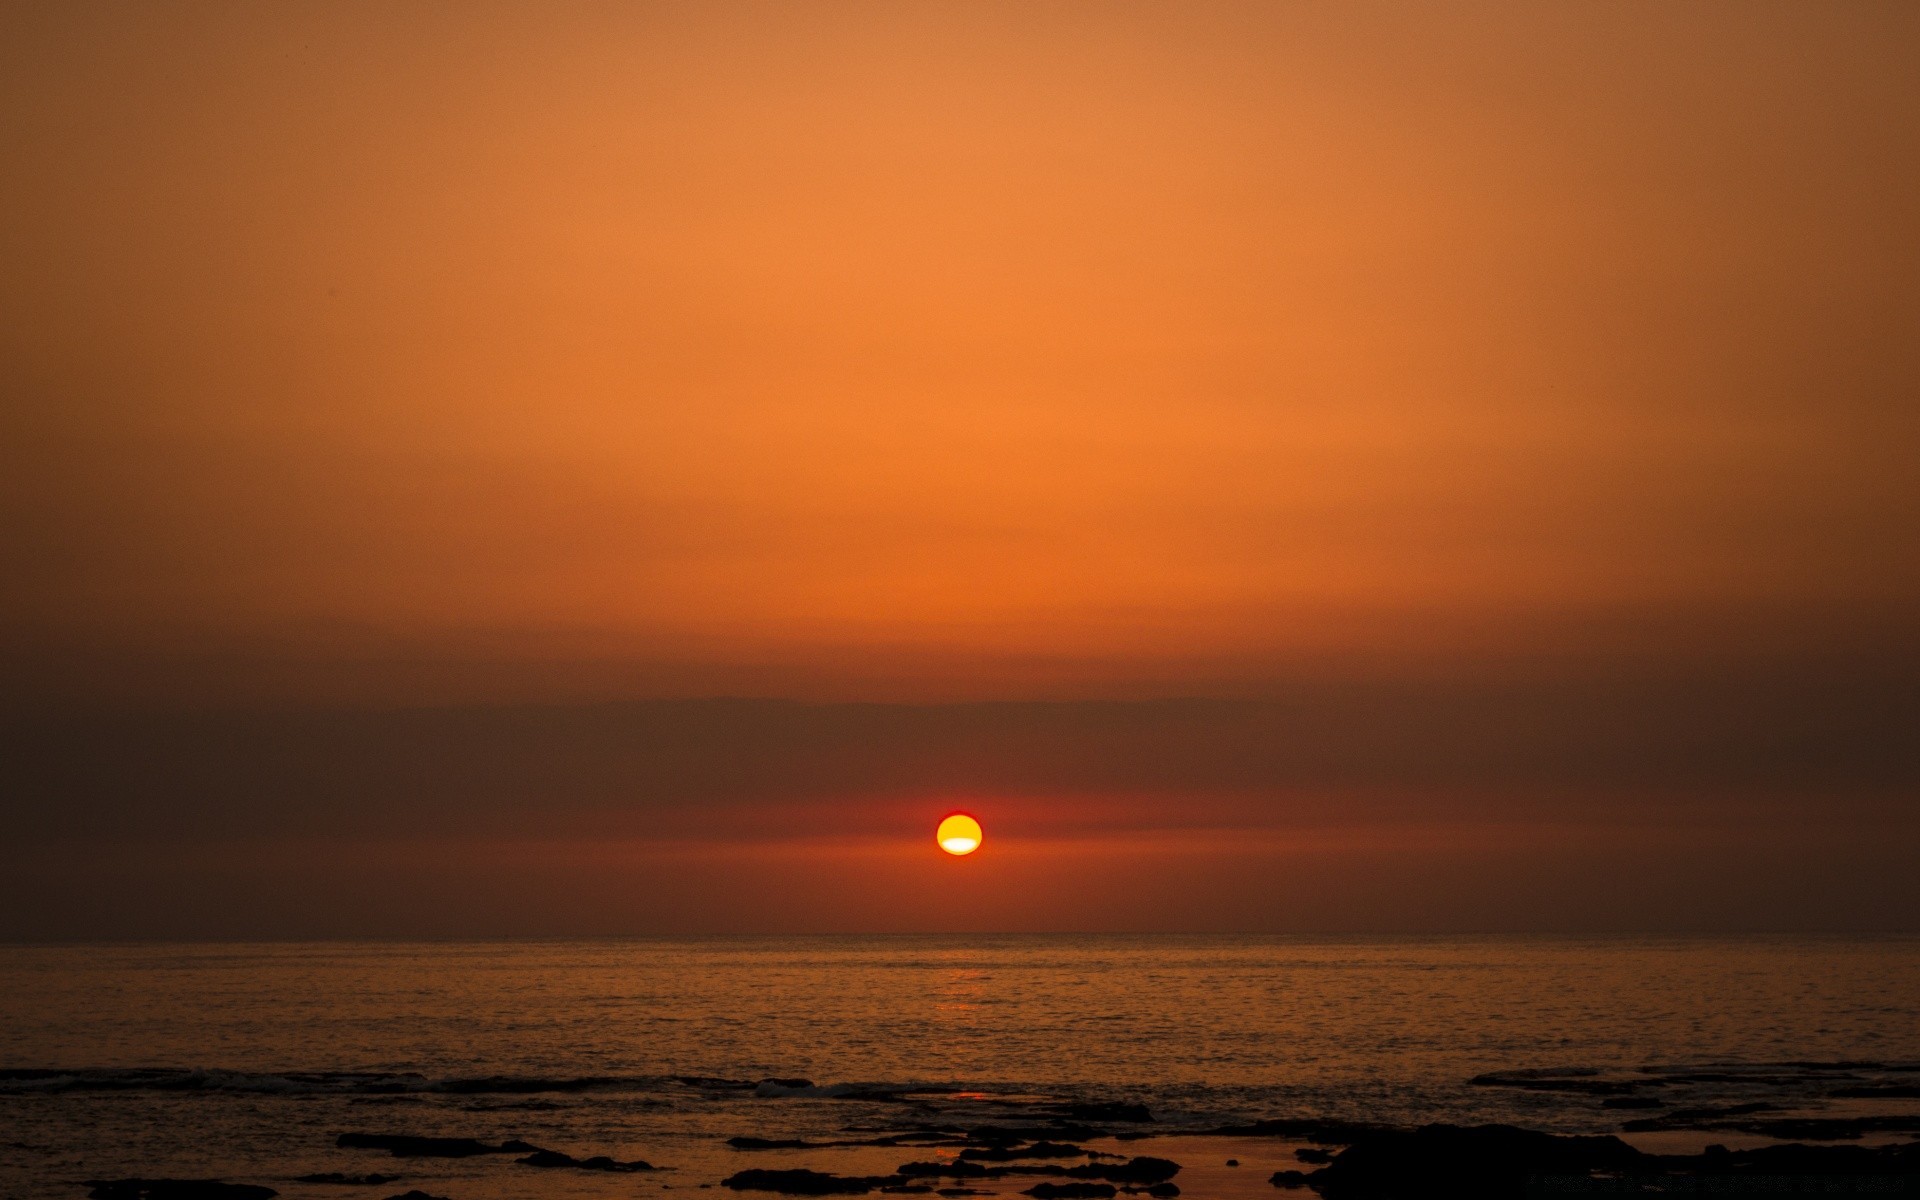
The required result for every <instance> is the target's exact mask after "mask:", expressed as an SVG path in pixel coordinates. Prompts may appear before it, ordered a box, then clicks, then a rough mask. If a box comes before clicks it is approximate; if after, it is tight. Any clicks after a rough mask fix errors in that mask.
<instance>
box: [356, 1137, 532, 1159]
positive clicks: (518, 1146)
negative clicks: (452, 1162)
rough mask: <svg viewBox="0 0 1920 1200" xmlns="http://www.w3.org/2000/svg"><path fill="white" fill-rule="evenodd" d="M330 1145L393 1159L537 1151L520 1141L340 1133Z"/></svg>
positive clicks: (457, 1156) (464, 1156)
mask: <svg viewBox="0 0 1920 1200" xmlns="http://www.w3.org/2000/svg"><path fill="white" fill-rule="evenodd" d="M333 1144H334V1145H336V1146H339V1147H342V1148H344V1149H349V1150H385V1151H386V1152H387V1153H389V1154H391V1155H393V1156H394V1157H395V1158H472V1157H474V1156H475V1155H477V1154H526V1153H529V1152H531V1151H537V1150H539V1149H540V1147H538V1146H534V1145H530V1144H529V1143H527V1142H521V1141H510V1142H502V1143H501V1144H500V1145H498V1146H490V1145H488V1144H487V1143H486V1142H481V1141H475V1140H474V1139H473V1138H450V1137H415V1136H414V1135H412V1134H406V1133H343V1134H341V1135H340V1136H339V1137H337V1138H335V1139H334V1140H333Z"/></svg>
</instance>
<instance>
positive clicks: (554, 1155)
mask: <svg viewBox="0 0 1920 1200" xmlns="http://www.w3.org/2000/svg"><path fill="white" fill-rule="evenodd" d="M513 1161H515V1162H517V1163H519V1164H520V1165H522V1166H527V1167H573V1168H576V1169H577V1170H581V1171H651V1170H653V1164H652V1163H650V1162H644V1161H642V1160H640V1159H637V1158H636V1159H634V1160H633V1161H632V1162H620V1161H618V1160H617V1159H612V1158H609V1157H607V1156H606V1155H604V1154H596V1155H594V1156H593V1157H592V1158H575V1157H574V1156H573V1155H571V1154H562V1153H560V1152H559V1151H558V1150H535V1151H534V1152H533V1153H532V1154H529V1155H527V1156H526V1157H525V1158H516V1159H514V1160H513Z"/></svg>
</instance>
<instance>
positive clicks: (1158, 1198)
mask: <svg viewBox="0 0 1920 1200" xmlns="http://www.w3.org/2000/svg"><path fill="white" fill-rule="evenodd" d="M1179 1194H1180V1185H1179V1184H1177V1183H1156V1184H1154V1185H1153V1186H1152V1187H1150V1188H1148V1189H1147V1195H1149V1196H1152V1197H1153V1198H1154V1200H1173V1198H1174V1197H1175V1196H1178V1195H1179Z"/></svg>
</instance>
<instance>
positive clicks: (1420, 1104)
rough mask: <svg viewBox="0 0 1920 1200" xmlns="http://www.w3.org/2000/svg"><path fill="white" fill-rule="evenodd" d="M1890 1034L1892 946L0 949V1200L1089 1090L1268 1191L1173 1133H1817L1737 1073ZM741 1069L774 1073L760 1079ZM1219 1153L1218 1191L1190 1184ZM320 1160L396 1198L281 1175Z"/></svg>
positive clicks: (1905, 950)
mask: <svg viewBox="0 0 1920 1200" xmlns="http://www.w3.org/2000/svg"><path fill="white" fill-rule="evenodd" d="M1917 1017H1920V940H1916V939H1912V938H1880V939H1745V940H1714V941H1693V940H1689V941H1678V940H1623V939H1593V940H1560V939H1415V940H1362V941H1352V940H1340V941H1334V940H1317V939H1298V938H1260V937H965V938H960V937H927V938H892V937H889V938H818V939H794V938H788V939H778V940H748V939H712V940H689V941H596V942H577V943H492V944H461V945H449V944H434V945H399V944H384V943H383V944H354V943H334V944H315V945H260V946H251V945H130V946H59V947H33V946H15V947H0V1070H4V1074H0V1194H4V1195H6V1196H18V1197H36V1198H37V1197H77V1196H82V1195H84V1194H85V1191H84V1189H83V1188H81V1187H80V1186H79V1181H80V1180H84V1179H89V1178H103V1177H104V1178H114V1177H121V1176H130V1175H142V1176H167V1177H176V1178H181V1177H199V1178H204V1177H221V1178H227V1179H231V1180H236V1181H246V1182H255V1183H264V1184H266V1185H268V1186H271V1187H274V1188H277V1189H279V1191H280V1192H281V1194H282V1195H286V1196H295V1197H305V1196H332V1197H338V1198H341V1200H347V1198H351V1197H358V1196H370V1197H384V1196H387V1195H391V1194H393V1193H395V1192H399V1191H404V1190H405V1189H406V1188H408V1187H419V1188H422V1189H424V1190H427V1191H429V1192H432V1193H433V1194H435V1195H439V1196H448V1197H452V1198H453V1200H494V1198H500V1197H508V1196H531V1195H539V1196H569V1197H570V1196H580V1197H589V1196H591V1197H602V1196H615V1195H620V1196H627V1195H633V1194H637V1193H646V1194H651V1193H653V1192H656V1191H663V1190H680V1189H685V1188H690V1187H698V1186H700V1185H702V1184H707V1185H711V1184H714V1183H716V1182H717V1181H718V1180H719V1179H721V1178H723V1177H724V1176H725V1175H726V1174H728V1173H730V1172H732V1171H735V1170H739V1169H741V1168H743V1167H746V1166H813V1167H816V1168H819V1169H826V1170H840V1171H886V1170H890V1169H891V1168H892V1167H893V1166H894V1165H895V1164H896V1162H897V1161H898V1160H900V1158H901V1152H900V1151H899V1150H897V1149H889V1150H876V1149H859V1150H836V1151H831V1152H829V1151H817V1150H789V1151H779V1152H772V1153H768V1152H759V1153H752V1152H742V1151H735V1150H730V1149H728V1148H727V1147H726V1146H725V1145H724V1139H726V1138H727V1137H729V1136H733V1135H741V1134H746V1135H754V1136H760V1137H806V1138H813V1139H820V1138H832V1137H845V1136H847V1131H848V1130H890V1129H898V1128H902V1127H903V1126H905V1125H908V1124H911V1123H913V1122H922V1121H924V1122H933V1123H938V1122H941V1121H973V1122H979V1121H983V1120H994V1119H999V1118H1001V1117H1003V1116H1004V1115H1005V1114H1009V1113H1016V1114H1017V1113H1018V1112H1020V1111H1021V1110H1022V1106H1030V1105H1034V1104H1039V1103H1043V1102H1050V1101H1055V1102H1057V1101H1091V1100H1104V1099H1124V1100H1128V1101H1138V1102H1141V1103H1144V1104H1146V1105H1148V1106H1149V1107H1150V1108H1151V1109H1152V1111H1153V1113H1154V1115H1155V1117H1156V1121H1155V1122H1154V1124H1153V1125H1152V1126H1150V1127H1148V1128H1151V1129H1153V1130H1155V1131H1156V1132H1159V1133H1162V1134H1168V1135H1172V1136H1169V1137H1167V1138H1166V1139H1165V1140H1164V1141H1155V1142H1145V1143H1132V1145H1134V1146H1135V1147H1136V1148H1139V1147H1147V1148H1148V1150H1147V1151H1144V1152H1152V1153H1157V1154H1165V1155H1166V1156H1168V1157H1174V1158H1176V1159H1180V1160H1181V1161H1183V1162H1187V1163H1188V1164H1189V1168H1190V1169H1189V1170H1188V1171H1187V1172H1186V1173H1184V1174H1183V1175H1182V1176H1181V1179H1180V1182H1181V1183H1182V1185H1183V1186H1184V1187H1185V1188H1186V1194H1187V1195H1189V1196H1205V1195H1208V1194H1219V1195H1231V1194H1241V1193H1243V1192H1244V1193H1246V1194H1259V1191H1260V1190H1265V1191H1266V1192H1267V1194H1269V1195H1270V1194H1272V1193H1271V1191H1270V1189H1266V1188H1265V1176H1266V1173H1267V1172H1268V1171H1271V1170H1272V1169H1275V1168H1276V1167H1280V1166H1291V1165H1294V1164H1293V1163H1292V1162H1291V1158H1290V1155H1291V1148H1290V1147H1289V1146H1288V1145H1283V1144H1281V1143H1277V1142H1257V1143H1256V1142H1249V1141H1244V1140H1235V1139H1215V1140H1207V1139H1203V1138H1198V1137H1194V1136H1192V1135H1193V1134H1195V1133H1196V1132H1197V1131H1199V1130H1203V1129H1209V1128H1213V1127H1217V1126H1220V1125H1223V1124H1231V1123H1238V1122H1244V1121H1248V1120H1251V1119H1255V1118H1260V1117H1272V1116H1345V1117H1360V1118H1368V1119H1374V1120H1382V1121H1405V1122H1419V1121H1428V1120H1436V1119H1445V1120H1465V1121H1509V1122H1514V1123H1519V1124H1524V1125H1530V1126H1534V1127H1538V1128H1549V1129H1557V1130H1566V1131H1594V1132H1598V1131H1614V1130H1618V1129H1619V1128H1620V1125H1621V1122H1622V1119H1623V1118H1624V1117H1630V1116H1633V1115H1636V1114H1634V1113H1632V1112H1623V1111H1621V1110H1618V1109H1612V1108H1607V1107H1603V1102H1604V1100H1603V1097H1602V1096H1600V1095H1597V1094H1596V1095H1586V1094H1580V1093H1571V1094H1570V1093H1565V1092H1559V1091H1553V1090H1533V1089H1530V1088H1526V1087H1509V1086H1488V1085H1487V1084H1486V1083H1485V1082H1482V1083H1479V1084H1475V1083H1473V1082H1470V1081H1472V1080H1473V1079H1474V1078H1475V1077H1476V1076H1483V1075H1485V1074H1486V1073H1489V1072H1511V1071H1532V1070H1541V1069H1561V1068H1592V1069H1597V1070H1600V1071H1601V1072H1603V1075H1606V1074H1610V1073H1619V1072H1638V1073H1640V1074H1641V1075H1646V1074H1647V1073H1649V1072H1651V1073H1653V1074H1654V1075H1658V1074H1659V1073H1661V1072H1665V1073H1666V1074H1667V1075H1670V1076H1674V1077H1676V1078H1684V1079H1686V1080H1688V1081H1689V1082H1687V1083H1686V1085H1685V1086H1686V1088H1687V1089H1688V1090H1687V1092H1686V1096H1687V1098H1688V1099H1689V1101H1690V1102H1691V1101H1699V1102H1704V1103H1715V1102H1727V1101H1738V1100H1740V1099H1742V1098H1750V1097H1751V1096H1753V1095H1755V1094H1759V1093H1760V1092H1764V1093H1765V1094H1766V1095H1767V1096H1768V1097H1769V1099H1771V1100H1773V1101H1775V1102H1779V1103H1782V1105H1783V1109H1784V1110H1785V1111H1805V1112H1826V1111H1830V1110H1833V1109H1834V1108H1835V1106H1836V1105H1838V1104H1841V1103H1842V1102H1839V1101H1834V1100H1831V1099H1827V1098H1826V1096H1827V1092H1828V1091H1830V1090H1831V1089H1823V1088H1822V1087H1820V1086H1818V1085H1819V1083H1820V1082H1821V1080H1822V1079H1825V1078H1829V1077H1831V1076H1832V1074H1833V1073H1834V1072H1837V1071H1852V1070H1857V1069H1864V1068H1846V1067H1836V1066H1817V1067H1814V1068H1791V1069H1787V1068H1779V1067H1775V1066H1770V1065H1769V1064H1837V1063H1843V1062H1860V1061H1870V1062H1872V1063H1877V1064H1882V1065H1891V1066H1892V1067H1894V1068H1895V1069H1897V1068H1898V1067H1899V1066H1900V1065H1903V1064H1904V1065H1909V1066H1910V1065H1912V1064H1913V1063H1915V1062H1916V1061H1920V1019H1916V1018H1917ZM1707 1068H1713V1069H1712V1070H1709V1069H1707ZM1809 1069H1810V1070H1812V1071H1813V1072H1814V1075H1813V1076H1810V1077H1807V1078H1808V1080H1809V1081H1808V1082H1806V1086H1804V1087H1802V1086H1800V1084H1797V1083H1796V1082H1795V1080H1797V1079H1801V1078H1802V1075H1800V1074H1795V1071H1796V1070H1800V1071H1802V1072H1803V1074H1804V1070H1809ZM1822 1072H1824V1073H1825V1074H1824V1075H1823V1074H1822ZM676 1077H687V1078H686V1079H680V1078H676ZM1850 1077H1851V1076H1850ZM774 1078H777V1079H781V1080H786V1081H788V1082H785V1083H778V1084H771V1083H761V1082H760V1081H763V1080H767V1079H774ZM800 1079H804V1080H806V1081H810V1082H809V1083H806V1084H802V1083H799V1082H794V1081H795V1080H800ZM688 1080H691V1082H689V1081H688ZM1796 1089H1798V1090H1796ZM345 1131H365V1132H376V1133H429V1134H441V1135H457V1136H474V1137H481V1138H492V1139H499V1138H506V1137H520V1138H524V1139H526V1140H528V1141H532V1142H535V1143H538V1144H540V1145H546V1146H552V1147H553V1148H556V1149H560V1150H564V1151H568V1152H571V1153H573V1154H575V1155H578V1156H581V1157H584V1156H586V1155H589V1154H612V1155H614V1156H616V1157H619V1158H644V1159H646V1160H648V1161H650V1162H653V1163H655V1164H659V1165H663V1166H668V1167H672V1168H674V1169H673V1170H671V1171H663V1172H657V1173H654V1174H649V1175H644V1176H639V1175H618V1176H606V1175H594V1174H591V1173H587V1172H572V1171H539V1170H536V1169H534V1168H530V1167H521V1166H516V1165H514V1164H513V1163H512V1161H511V1159H510V1158H507V1157H503V1156H493V1157H488V1158H485V1159H469V1160H455V1161H446V1160H396V1159H393V1158H389V1157H386V1156H384V1155H382V1154H379V1153H376V1152H368V1151H352V1150H340V1149H336V1148H335V1147H334V1144H333V1143H334V1139H335V1137H336V1136H337V1135H338V1134H339V1133H341V1132H345ZM1714 1140H1721V1141H1726V1140H1728V1139H1726V1138H1724V1137H1721V1138H1716V1139H1714ZM1154 1147H1159V1148H1154ZM1174 1151H1178V1152H1177V1153H1176V1152H1174ZM1229 1156H1239V1157H1241V1158H1242V1159H1243V1160H1245V1162H1246V1165H1245V1167H1244V1168H1241V1169H1239V1170H1238V1171H1237V1172H1236V1171H1229V1170H1227V1169H1226V1168H1224V1160H1225V1158H1226V1157H1229ZM922 1157H924V1155H922ZM322 1171H343V1172H349V1173H355V1174H359V1173H365V1172H369V1171H380V1172H383V1173H388V1174H398V1175H401V1176H403V1177H404V1179H405V1183H404V1184H400V1185H387V1186H385V1187H373V1188H353V1187H341V1186H338V1185H320V1184H301V1183H298V1182H295V1181H294V1180H295V1178H296V1177H297V1176H299V1175H302V1174H307V1173H310V1172H322ZM1255 1185H1257V1188H1258V1190H1250V1189H1254V1188H1255ZM1007 1190H1009V1191H1012V1190H1017V1188H1011V1187H1010V1188H1008V1189H1007Z"/></svg>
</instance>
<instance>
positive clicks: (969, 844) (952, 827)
mask: <svg viewBox="0 0 1920 1200" xmlns="http://www.w3.org/2000/svg"><path fill="white" fill-rule="evenodd" d="M933 836H934V839H935V840H936V841H938V842H939V843H940V848H941V849H942V850H945V851H946V852H947V853H948V854H955V855H959V854H972V853H973V852H974V851H975V850H978V849H979V848H980V837H981V834H980V822H978V821H976V820H974V819H973V818H972V817H970V816H968V815H967V814H966V813H954V814H953V815H952V816H950V817H948V818H946V819H945V820H943V821H941V822H940V828H939V830H938V831H937V832H936V833H935V834H934V835H933Z"/></svg>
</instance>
